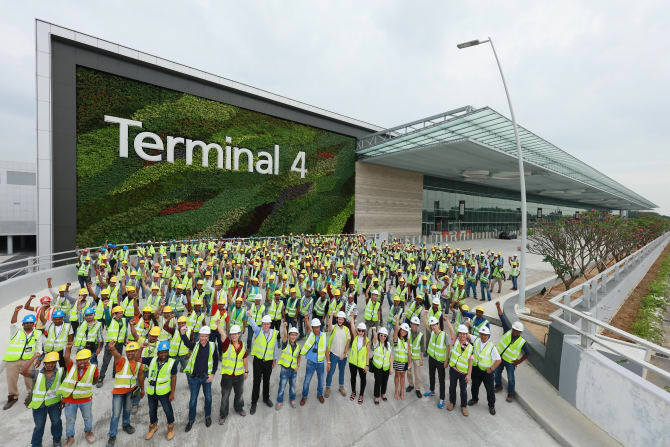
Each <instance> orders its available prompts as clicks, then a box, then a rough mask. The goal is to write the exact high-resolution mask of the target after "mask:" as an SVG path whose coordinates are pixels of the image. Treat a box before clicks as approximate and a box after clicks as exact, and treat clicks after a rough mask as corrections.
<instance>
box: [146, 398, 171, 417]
mask: <svg viewBox="0 0 670 447" xmlns="http://www.w3.org/2000/svg"><path fill="white" fill-rule="evenodd" d="M169 396H170V394H169V393H168V394H163V395H162V396H157V395H155V394H154V395H147V400H148V401H149V423H150V424H157V423H158V402H160V404H161V407H163V411H164V412H165V417H166V418H167V423H168V425H172V424H174V411H173V410H172V402H170V398H169Z"/></svg>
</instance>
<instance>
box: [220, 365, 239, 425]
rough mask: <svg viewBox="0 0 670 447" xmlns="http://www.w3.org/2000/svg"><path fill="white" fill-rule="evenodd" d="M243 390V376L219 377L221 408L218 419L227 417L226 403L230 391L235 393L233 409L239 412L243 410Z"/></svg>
mask: <svg viewBox="0 0 670 447" xmlns="http://www.w3.org/2000/svg"><path fill="white" fill-rule="evenodd" d="M243 388H244V375H240V376H235V378H231V377H229V376H221V407H220V408H219V417H222V418H225V417H227V416H228V403H229V401H230V390H231V389H232V390H234V391H235V398H234V399H233V409H234V410H235V411H237V412H240V411H242V410H243V409H244V399H243V398H242V392H243Z"/></svg>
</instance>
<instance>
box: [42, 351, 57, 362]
mask: <svg viewBox="0 0 670 447" xmlns="http://www.w3.org/2000/svg"><path fill="white" fill-rule="evenodd" d="M59 357H60V356H59V355H58V353H57V352H55V351H53V352H49V353H47V355H45V356H44V362H45V363H46V362H57V361H58V359H59Z"/></svg>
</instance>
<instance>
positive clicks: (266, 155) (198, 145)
mask: <svg viewBox="0 0 670 447" xmlns="http://www.w3.org/2000/svg"><path fill="white" fill-rule="evenodd" d="M105 122H107V123H114V124H118V125H119V157H123V158H128V128H129V127H139V128H142V122H141V121H136V120H131V119H127V118H119V117H116V116H111V115H105ZM226 143H229V144H227V145H226V147H225V149H224V148H222V147H221V145H219V144H217V143H205V142H203V141H200V140H191V139H189V138H184V137H174V136H169V135H168V136H167V137H166V141H165V142H163V139H162V138H161V137H160V136H159V135H157V134H155V133H153V132H140V133H138V134H137V136H136V137H135V140H134V141H133V147H134V149H135V153H136V154H137V156H138V157H140V158H141V159H142V160H146V161H151V162H159V161H163V154H162V153H158V154H148V153H147V152H146V151H147V150H149V151H152V152H153V151H165V153H166V161H167V162H168V163H174V151H175V147H176V146H177V145H180V144H181V145H184V147H185V149H186V164H187V165H192V164H193V151H194V150H197V149H200V151H201V158H202V166H203V167H208V166H209V151H210V150H212V149H214V150H216V152H217V162H216V167H217V168H218V169H226V170H229V171H239V170H240V169H239V167H240V157H241V156H242V155H244V156H246V161H247V170H248V171H249V172H257V173H259V174H265V175H279V145H277V144H275V145H274V153H270V152H267V151H259V152H258V153H257V154H256V157H255V158H256V161H255V163H254V154H253V153H252V152H251V151H250V150H249V149H246V148H240V147H235V146H232V138H230V137H226ZM290 170H291V171H292V172H297V173H299V174H300V178H305V175H306V174H307V168H306V167H305V152H302V151H301V152H298V153H297V155H296V157H295V159H294V160H293V163H292V164H291V169H290Z"/></svg>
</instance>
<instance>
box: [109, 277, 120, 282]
mask: <svg viewBox="0 0 670 447" xmlns="http://www.w3.org/2000/svg"><path fill="white" fill-rule="evenodd" d="M118 281H119V278H117V277H116V276H112V277H111V278H109V282H118Z"/></svg>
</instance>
